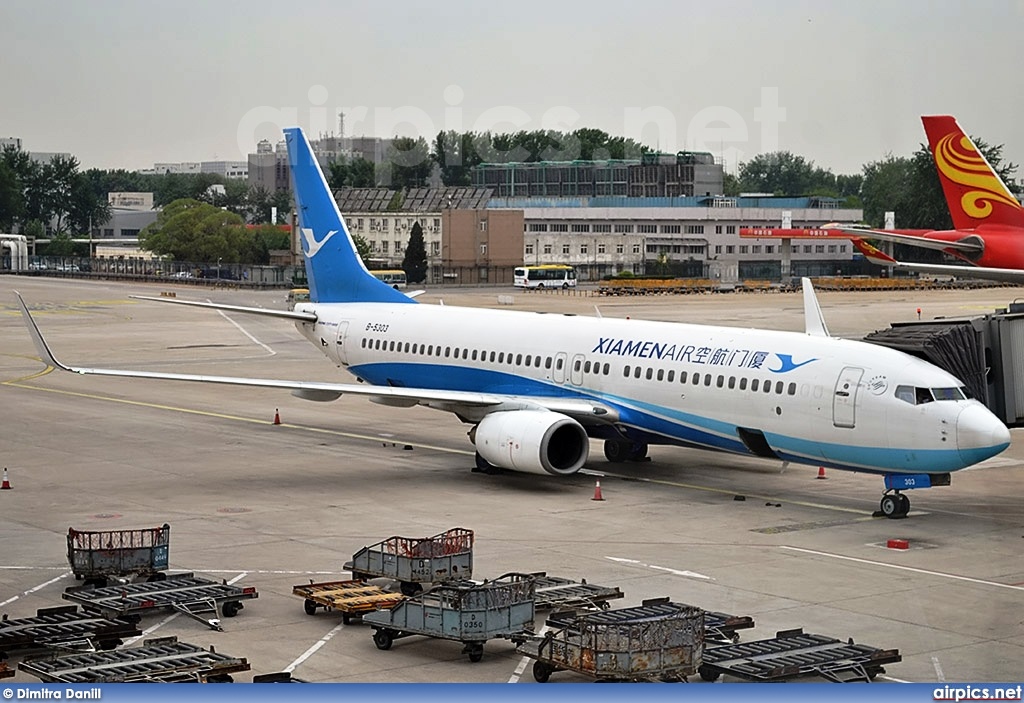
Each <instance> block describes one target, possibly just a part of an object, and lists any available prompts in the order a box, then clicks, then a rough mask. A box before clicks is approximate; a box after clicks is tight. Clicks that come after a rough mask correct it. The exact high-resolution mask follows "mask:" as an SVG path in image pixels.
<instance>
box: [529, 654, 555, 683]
mask: <svg viewBox="0 0 1024 703" xmlns="http://www.w3.org/2000/svg"><path fill="white" fill-rule="evenodd" d="M553 673H555V668H554V667H553V666H551V665H550V664H545V663H544V662H542V661H540V660H539V659H538V660H537V661H535V662H533V680H534V681H536V682H537V683H547V682H548V679H550V678H551V674H553Z"/></svg>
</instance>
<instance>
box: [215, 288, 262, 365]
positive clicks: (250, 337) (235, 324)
mask: <svg viewBox="0 0 1024 703" xmlns="http://www.w3.org/2000/svg"><path fill="white" fill-rule="evenodd" d="M206 302H211V301H210V300H207V301H206ZM217 312H219V313H220V315H221V317H223V318H224V319H225V320H227V321H228V322H230V323H231V324H233V325H234V326H235V327H237V328H238V331H239V332H241V333H242V334H244V335H245V336H246V337H248V338H249V339H251V340H252V341H253V342H255V343H256V344H258V345H260V346H261V347H263V348H264V349H265V350H266V352H267V354H268V355H270V356H274V355H275V354H277V352H276V351H274V350H273V349H271V348H270V347H268V346H267V345H266V344H264V343H263V342H261V341H260V340H258V339H256V338H255V337H253V336H252V335H251V334H249V332H247V331H246V329H245V328H244V327H242V326H241V325H240V324H238V323H237V322H235V321H234V320H232V319H231V318H230V317H228V316H227V315H225V314H224V311H223V310H218V311H217Z"/></svg>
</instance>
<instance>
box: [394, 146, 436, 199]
mask: <svg viewBox="0 0 1024 703" xmlns="http://www.w3.org/2000/svg"><path fill="white" fill-rule="evenodd" d="M431 164H432V162H431V160H430V148H429V147H428V146H427V142H426V140H425V139H423V137H418V138H416V139H413V138H412V137H395V138H394V140H392V142H391V151H390V152H389V154H388V165H389V166H390V168H391V183H390V185H391V187H392V188H397V189H399V190H401V189H404V188H420V187H423V186H425V185H426V184H427V179H428V178H429V177H430V171H431Z"/></svg>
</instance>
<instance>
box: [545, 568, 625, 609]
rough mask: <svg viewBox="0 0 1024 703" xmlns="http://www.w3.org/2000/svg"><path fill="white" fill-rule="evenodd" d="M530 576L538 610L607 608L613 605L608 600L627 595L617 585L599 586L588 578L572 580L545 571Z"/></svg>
mask: <svg viewBox="0 0 1024 703" xmlns="http://www.w3.org/2000/svg"><path fill="white" fill-rule="evenodd" d="M530 576H532V577H533V580H534V600H535V602H536V604H537V610H545V609H558V608H561V609H580V610H607V609H608V608H610V607H611V604H610V603H609V602H608V601H610V600H614V599H615V598H623V597H624V596H625V595H626V594H624V593H623V592H622V591H621V590H620V589H619V588H618V587H617V586H614V587H613V586H598V585H597V584H594V583H587V580H586V579H583V580H582V581H572V580H570V579H567V578H561V577H559V576H548V575H547V573H546V572H544V571H537V572H534V573H531V574H530Z"/></svg>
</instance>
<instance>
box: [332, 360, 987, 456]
mask: <svg viewBox="0 0 1024 703" xmlns="http://www.w3.org/2000/svg"><path fill="white" fill-rule="evenodd" d="M349 370H350V371H351V372H352V373H354V374H355V375H357V376H359V377H360V378H362V379H364V380H366V381H367V382H369V383H373V384H374V385H381V386H386V385H389V384H395V385H400V386H407V387H415V388H432V389H437V390H456V391H466V390H469V391H473V392H480V393H500V394H505V395H518V396H527V397H529V396H534V397H542V398H586V399H588V400H594V401H599V402H602V403H607V404H608V405H611V406H613V407H615V409H616V410H617V411H618V412H619V416H620V421H621V424H624V425H627V426H630V427H634V428H637V429H638V430H642V431H644V432H647V433H652V434H654V435H661V436H663V437H665V438H666V441H665V442H664V443H665V444H672V443H682V444H688V445H696V446H702V447H707V448H711V449H718V450H723V451H728V452H733V453H736V454H744V455H748V456H749V455H751V452H750V451H749V450H748V449H747V448H746V446H745V445H744V444H743V443H742V442H741V441H740V440H739V438H738V436H737V434H736V426H735V425H733V424H731V423H728V422H723V421H721V420H715V419H713V418H708V417H703V416H701V415H694V414H693V413H687V412H683V411H680V410H675V409H673V408H668V407H665V406H662V405H656V404H653V403H646V402H643V401H639V400H636V399H633V398H626V397H622V396H616V395H608V394H604V393H597V392H593V391H588V390H587V389H584V388H578V389H577V388H574V387H566V386H559V385H554V384H553V383H550V382H546V381H542V380H539V379H533V378H526V377H523V376H518V375H516V374H511V373H504V372H502V371H494V370H490V369H480V368H467V367H463V366H453V365H444V364H422V363H406V362H385V363H370V364H358V365H354V366H352V367H350V368H349ZM765 437H766V439H767V440H768V443H769V445H770V446H771V447H772V448H773V449H775V450H776V452H777V453H778V454H779V456H780V458H781V459H783V460H785V461H792V462H797V463H805V464H813V465H815V466H817V465H821V466H826V467H829V468H834V469H842V470H846V471H862V472H865V473H898V472H896V471H894V470H893V469H892V468H890V467H891V466H892V464H893V459H894V458H899V459H901V460H902V462H903V463H904V469H903V472H905V473H940V472H943V473H944V472H947V471H956V470H957V469H960V468H963V466H964V465H965V462H964V459H963V457H962V456H961V455H960V452H958V451H957V450H955V449H940V450H935V449H931V450H928V449H890V448H883V447H863V446H853V445H848V444H839V443H827V442H814V441H810V440H805V439H800V438H798V437H792V436H789V435H784V434H778V433H774V432H772V433H769V432H766V433H765ZM977 453H978V454H979V455H983V456H984V457H986V458H987V457H988V456H990V454H991V453H990V452H986V450H984V449H982V450H978V451H977Z"/></svg>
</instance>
